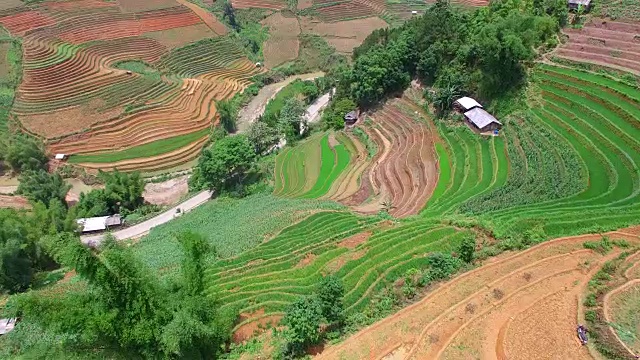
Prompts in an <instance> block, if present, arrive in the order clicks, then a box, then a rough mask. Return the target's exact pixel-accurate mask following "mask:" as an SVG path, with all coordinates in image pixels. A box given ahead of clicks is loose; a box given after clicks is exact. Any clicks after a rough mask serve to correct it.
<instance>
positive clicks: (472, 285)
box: [317, 233, 639, 360]
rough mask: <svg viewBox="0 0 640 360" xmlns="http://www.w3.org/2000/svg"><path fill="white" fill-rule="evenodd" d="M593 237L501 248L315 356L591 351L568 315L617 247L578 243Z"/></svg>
mask: <svg viewBox="0 0 640 360" xmlns="http://www.w3.org/2000/svg"><path fill="white" fill-rule="evenodd" d="M609 235H610V236H611V237H612V238H620V239H622V238H627V239H628V240H629V241H631V242H632V243H633V244H638V240H639V239H638V238H637V237H636V236H632V235H631V236H630V235H628V234H622V233H611V234H609ZM599 238H600V235H588V236H579V237H569V238H560V239H556V240H552V241H549V242H546V243H543V244H541V245H538V246H535V247H533V248H530V249H528V250H526V251H524V252H519V253H515V254H513V253H511V254H504V255H503V256H500V257H499V258H497V259H494V260H493V261H490V262H488V263H487V264H486V265H484V266H481V267H479V268H477V269H475V270H472V271H470V272H468V273H466V274H464V275H461V276H459V277H457V278H455V279H453V280H452V281H449V282H447V283H445V284H443V285H442V286H440V287H437V288H436V289H435V290H433V291H432V292H431V293H429V294H428V295H427V296H426V297H425V298H423V299H422V300H420V301H419V302H417V303H415V304H413V305H411V306H409V307H407V308H405V309H403V310H401V311H400V312H398V313H396V314H395V315H393V316H391V317H388V318H386V319H384V320H382V321H380V322H378V323H376V324H374V325H372V326H370V327H368V328H366V329H363V330H362V331H360V332H358V333H356V334H354V335H353V336H351V337H350V338H348V339H347V340H346V341H345V342H343V343H341V344H339V345H336V346H331V347H329V348H328V349H325V351H324V352H323V353H322V354H321V355H320V356H318V357H317V358H318V359H344V360H349V359H354V360H355V359H367V358H372V359H373V358H376V359H382V358H388V359H436V358H437V359H466V358H498V359H531V358H549V359H551V358H555V359H589V358H592V356H591V354H590V352H589V351H588V350H587V347H585V346H582V345H581V344H580V343H579V341H577V339H576V335H575V328H576V326H577V325H576V319H577V318H578V317H579V316H582V315H583V314H582V313H581V310H580V308H581V307H580V305H579V304H581V303H582V295H583V293H584V292H585V291H586V286H587V284H588V281H589V280H590V279H591V277H592V276H593V275H594V274H595V273H596V272H597V271H598V270H599V269H600V268H601V267H602V265H603V264H604V262H605V261H607V260H610V259H613V258H614V257H616V256H617V255H618V254H619V253H620V252H621V250H620V249H615V250H614V251H612V252H610V253H608V254H606V255H602V254H599V253H597V252H594V251H593V250H587V249H585V248H584V247H583V244H584V242H585V241H589V240H597V239H599ZM532 329H535V333H532ZM541 344H545V345H544V346H540V345H541Z"/></svg>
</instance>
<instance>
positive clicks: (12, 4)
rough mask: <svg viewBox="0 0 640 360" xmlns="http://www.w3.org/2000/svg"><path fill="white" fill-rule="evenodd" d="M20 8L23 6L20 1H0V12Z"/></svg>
mask: <svg viewBox="0 0 640 360" xmlns="http://www.w3.org/2000/svg"><path fill="white" fill-rule="evenodd" d="M20 6H24V4H23V3H22V1H20V0H2V1H0V10H8V9H13V8H17V7H20Z"/></svg>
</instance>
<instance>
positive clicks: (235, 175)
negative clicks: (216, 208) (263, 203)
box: [198, 135, 256, 193]
mask: <svg viewBox="0 0 640 360" xmlns="http://www.w3.org/2000/svg"><path fill="white" fill-rule="evenodd" d="M255 159H256V153H255V150H254V148H253V146H251V143H249V140H248V139H247V137H246V136H244V135H236V136H229V137H225V138H224V139H221V140H219V141H217V142H216V143H215V144H213V146H212V147H211V148H210V149H206V150H204V151H203V152H202V156H201V157H200V160H199V161H198V171H199V173H200V178H201V181H202V183H203V184H205V185H206V186H207V187H208V188H209V189H211V190H213V191H216V192H218V193H219V192H223V191H227V190H233V189H234V188H240V189H241V188H242V187H243V186H244V185H245V180H246V178H247V176H248V175H249V174H251V173H252V172H253V171H254V170H255Z"/></svg>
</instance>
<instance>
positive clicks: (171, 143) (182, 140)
mask: <svg viewBox="0 0 640 360" xmlns="http://www.w3.org/2000/svg"><path fill="white" fill-rule="evenodd" d="M208 133H209V129H204V130H200V131H197V132H194V133H191V134H186V135H180V136H176V137H172V138H168V139H162V140H157V141H153V142H150V143H148V144H144V145H140V146H135V147H132V148H129V149H125V150H122V151H114V152H108V153H99V154H88V155H71V156H70V157H69V162H70V163H72V164H80V163H112V162H117V161H123V160H131V159H137V158H145V157H151V156H157V155H162V154H166V153H168V152H171V151H174V150H178V149H180V148H183V147H185V146H187V145H189V144H191V143H193V142H195V141H197V140H198V139H202V138H203V137H204V136H207V134H208Z"/></svg>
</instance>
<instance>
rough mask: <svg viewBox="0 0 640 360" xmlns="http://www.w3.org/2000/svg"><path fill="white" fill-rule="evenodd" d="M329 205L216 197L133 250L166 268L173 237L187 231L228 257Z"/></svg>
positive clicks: (172, 263)
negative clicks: (200, 236)
mask: <svg viewBox="0 0 640 360" xmlns="http://www.w3.org/2000/svg"><path fill="white" fill-rule="evenodd" d="M339 209H343V207H342V206H341V205H339V204H336V203H333V202H328V201H327V202H325V201H315V200H295V199H283V198H278V197H275V196H272V195H267V194H256V195H252V196H248V197H246V198H243V199H229V198H219V199H216V200H212V201H209V202H208V203H206V204H204V205H202V206H200V207H198V208H197V209H194V210H193V211H191V212H189V213H186V214H184V215H183V216H181V217H180V218H177V219H175V220H173V221H171V222H169V223H166V224H164V225H161V226H158V227H155V228H153V229H152V230H151V232H150V234H149V235H148V236H146V237H144V238H143V239H142V240H141V241H140V242H139V243H138V244H136V245H135V246H134V248H133V249H134V251H135V252H136V254H138V256H140V257H141V258H142V259H143V260H144V261H145V262H146V263H147V264H149V266H151V267H153V268H155V269H170V268H171V267H173V266H176V265H177V263H178V260H179V259H177V258H176V256H175V254H176V253H177V252H178V251H179V248H180V244H178V242H177V240H176V235H178V234H179V233H180V232H182V231H185V230H191V231H194V232H197V233H200V234H202V235H204V236H205V237H206V238H207V240H208V241H209V243H210V244H211V245H212V246H214V247H215V249H216V252H217V254H218V256H220V257H222V258H228V257H231V256H235V255H238V254H240V253H241V252H243V251H247V250H249V249H252V248H254V247H255V246H257V245H259V244H260V243H262V242H264V241H267V240H270V239H271V238H272V237H274V236H276V235H277V234H278V232H279V231H280V230H282V229H283V228H285V227H286V226H289V225H291V224H292V223H296V222H297V221H300V220H301V219H303V218H304V217H306V216H308V215H309V214H311V213H313V212H315V211H317V210H339Z"/></svg>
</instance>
